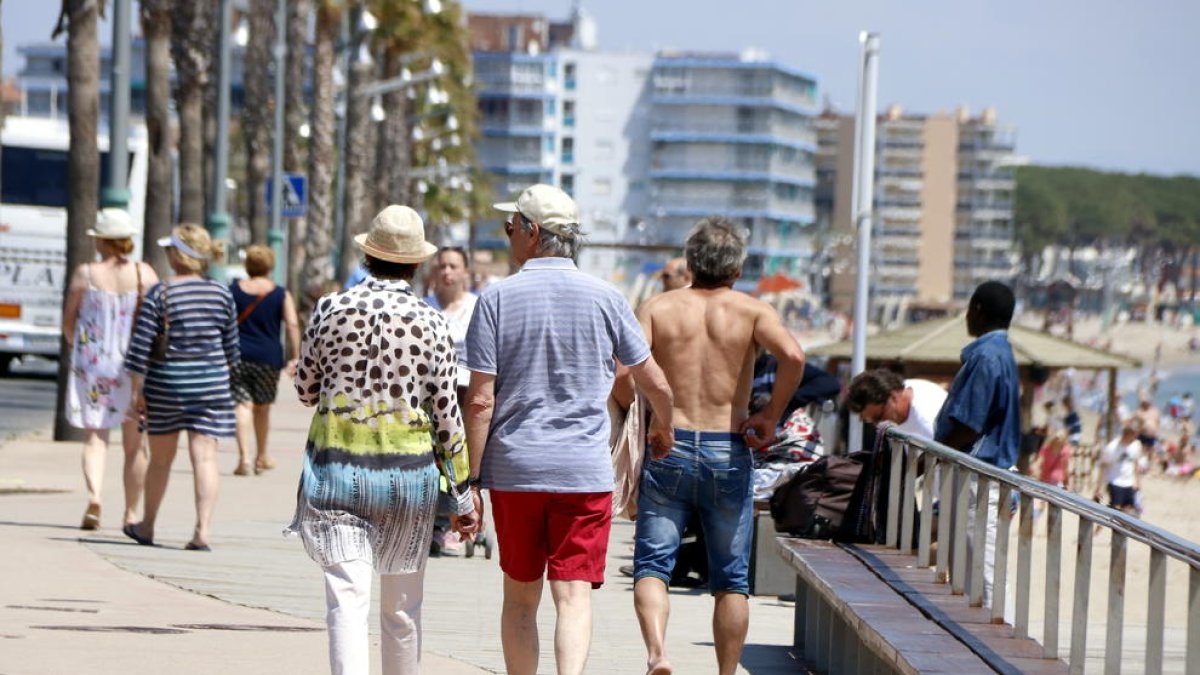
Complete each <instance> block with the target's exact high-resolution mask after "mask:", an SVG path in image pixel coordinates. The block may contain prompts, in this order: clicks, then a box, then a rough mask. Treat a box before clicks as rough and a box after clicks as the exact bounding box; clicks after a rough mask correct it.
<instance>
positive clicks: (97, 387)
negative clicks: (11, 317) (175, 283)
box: [67, 263, 141, 429]
mask: <svg viewBox="0 0 1200 675" xmlns="http://www.w3.org/2000/svg"><path fill="white" fill-rule="evenodd" d="M135 264H138V265H140V264H141V263H135ZM84 270H85V274H86V275H87V280H88V286H87V290H85V291H84V292H83V299H82V301H81V302H80V303H79V318H78V319H77V320H76V321H75V346H74V349H73V350H72V351H71V377H70V379H69V380H68V383H67V421H68V422H69V423H70V424H71V426H74V427H79V428H80V429H112V428H114V427H118V426H121V423H122V422H124V421H125V414H126V412H127V411H128V409H129V399H130V396H131V393H132V392H131V391H130V385H129V374H128V373H126V372H125V351H126V350H127V349H128V348H129V336H130V332H131V330H132V325H133V312H134V308H135V307H136V306H137V298H138V292H137V290H132V291H126V292H125V293H114V292H112V291H102V290H100V289H98V288H95V287H94V286H92V271H91V266H90V265H88V266H86V267H85V268H84Z"/></svg>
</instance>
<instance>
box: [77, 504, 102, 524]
mask: <svg viewBox="0 0 1200 675" xmlns="http://www.w3.org/2000/svg"><path fill="white" fill-rule="evenodd" d="M79 529H81V530H98V529H100V505H99V504H88V507H87V510H86V511H84V512H83V522H82V523H80V524H79Z"/></svg>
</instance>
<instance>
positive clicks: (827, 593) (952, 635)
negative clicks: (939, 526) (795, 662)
mask: <svg viewBox="0 0 1200 675" xmlns="http://www.w3.org/2000/svg"><path fill="white" fill-rule="evenodd" d="M776 542H777V546H778V550H779V553H780V554H781V555H782V556H783V558H784V560H786V561H787V562H788V563H789V564H790V566H791V567H792V568H793V569H794V570H795V573H796V621H795V632H794V635H793V641H794V643H795V646H796V649H797V651H798V652H801V653H802V654H803V660H804V662H805V664H806V665H807V666H809V667H810V668H812V669H813V670H815V671H817V672H822V673H826V672H827V673H941V672H953V673H956V674H962V675H966V674H968V673H992V672H1000V673H1066V672H1068V671H1067V667H1066V664H1065V663H1063V662H1062V661H1059V660H1055V659H1044V658H1042V648H1041V646H1040V645H1038V643H1037V642H1035V641H1033V640H1029V639H1017V638H1015V637H1013V630H1012V627H1011V626H1008V625H1003V624H1001V625H997V624H993V623H991V617H990V613H989V612H988V611H987V610H985V609H983V608H972V607H969V606H968V604H967V598H966V596H962V595H952V594H951V591H950V587H949V585H947V584H942V583H935V579H934V578H933V574H934V572H933V570H931V569H928V568H919V567H917V565H916V557H915V556H910V555H903V554H900V553H899V552H897V551H895V550H893V549H888V548H885V547H882V546H865V545H839V544H834V543H831V542H827V541H816V540H810V539H794V538H788V537H778V538H777V539H776ZM799 655H800V654H797V656H799Z"/></svg>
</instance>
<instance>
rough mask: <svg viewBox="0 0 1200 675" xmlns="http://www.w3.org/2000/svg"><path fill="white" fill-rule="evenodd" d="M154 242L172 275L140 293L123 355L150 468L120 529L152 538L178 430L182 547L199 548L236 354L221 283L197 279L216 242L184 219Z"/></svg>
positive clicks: (219, 247)
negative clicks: (191, 487)
mask: <svg viewBox="0 0 1200 675" xmlns="http://www.w3.org/2000/svg"><path fill="white" fill-rule="evenodd" d="M158 243H159V245H160V246H163V247H165V248H166V249H167V261H168V262H169V263H170V265H171V269H172V270H173V271H174V272H175V275H174V276H173V277H172V278H171V279H170V280H167V281H163V282H161V283H159V284H156V285H155V286H154V287H153V288H151V289H150V291H149V292H148V293H147V294H146V298H145V300H144V301H143V302H142V308H141V311H140V312H139V313H138V319H137V329H136V330H135V332H134V334H133V341H132V342H131V343H130V345H129V355H128V356H127V357H126V359H125V368H126V369H127V370H128V371H129V372H130V373H131V377H132V379H133V404H132V405H133V410H134V412H135V414H138V415H142V416H144V418H145V425H146V432H147V433H148V434H149V436H150V466H149V468H148V469H147V471H146V515H145V518H143V519H142V522H140V523H137V524H132V523H131V524H129V525H126V526H125V530H124V532H125V534H126V535H127V536H128V537H129V538H131V539H133V540H135V541H137V542H138V543H139V544H145V545H151V544H153V543H154V526H155V523H156V521H157V520H158V508H159V506H160V505H161V504H162V500H163V496H164V495H165V494H166V491H167V481H168V479H169V478H170V475H171V473H170V472H171V464H172V463H173V462H174V461H175V450H176V447H177V446H178V443H179V433H180V432H181V431H186V432H187V434H188V455H189V456H190V457H191V460H192V473H193V476H194V482H195V496H196V497H195V498H196V526H195V530H194V531H193V532H192V537H191V539H190V540H189V541H188V543H187V548H188V549H189V550H197V551H207V550H209V534H210V533H209V525H210V522H211V520H212V513H213V507H214V506H215V505H216V501H217V439H218V438H220V437H223V436H232V435H233V433H234V415H233V398H232V397H231V396H230V393H229V369H230V367H232V366H236V365H237V363H238V360H239V359H240V356H239V353H238V330H237V314H236V311H235V310H234V305H233V297H232V296H231V295H230V294H229V287H228V286H226V285H225V284H222V283H218V282H216V281H213V280H211V279H208V278H205V276H204V274H205V272H206V271H207V270H208V264H209V262H210V261H211V260H214V259H219V258H221V257H224V255H225V249H224V244H223V242H213V241H212V239H210V238H209V236H208V232H207V231H206V230H205V229H204V228H202V227H200V226H199V225H192V224H184V225H180V226H178V227H176V228H175V229H174V230H172V231H171V236H169V237H164V238H162V239H160V240H159V241H158Z"/></svg>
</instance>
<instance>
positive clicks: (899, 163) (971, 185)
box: [815, 106, 1016, 312]
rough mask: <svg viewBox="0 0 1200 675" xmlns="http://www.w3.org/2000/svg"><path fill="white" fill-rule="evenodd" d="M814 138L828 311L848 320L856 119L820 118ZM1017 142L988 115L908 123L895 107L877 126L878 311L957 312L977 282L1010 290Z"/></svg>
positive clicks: (874, 283) (874, 277) (874, 273)
mask: <svg viewBox="0 0 1200 675" xmlns="http://www.w3.org/2000/svg"><path fill="white" fill-rule="evenodd" d="M817 134H818V152H817V192H816V199H815V202H816V209H817V224H818V227H819V228H820V230H821V231H822V232H823V237H822V239H823V241H824V242H825V251H826V252H827V259H826V263H827V264H826V269H827V270H828V272H829V274H828V288H827V289H826V290H827V293H828V296H829V300H830V304H831V306H832V307H833V308H834V309H836V310H839V311H846V312H848V311H850V309H851V307H852V305H853V302H854V284H855V268H856V267H857V255H856V253H855V244H856V237H855V228H854V223H853V203H852V200H851V191H852V184H853V181H854V169H853V167H854V117H853V116H851V115H841V114H837V113H832V112H831V113H826V114H825V115H823V116H822V117H821V118H820V119H818V120H817ZM1014 138H1015V132H1014V131H1013V129H1012V128H1011V127H1007V126H1003V125H1000V124H998V123H997V122H996V115H995V112H994V111H993V110H991V109H990V108H989V109H986V110H984V111H983V112H982V113H981V114H979V115H978V116H974V117H972V116H970V115H969V114H968V113H967V112H966V111H965V110H959V111H958V112H957V113H956V114H953V115H950V114H945V113H938V114H934V115H912V114H907V115H906V114H904V113H903V112H902V111H901V110H900V109H899V108H898V107H895V106H893V107H892V108H891V109H889V110H888V111H887V113H886V114H884V115H881V116H880V117H879V125H878V127H877V133H876V150H875V153H876V154H875V217H874V230H873V231H872V247H871V248H872V253H871V263H872V270H871V277H870V278H871V293H872V300H873V302H874V305H875V308H876V311H879V310H880V309H881V307H882V306H883V305H884V304H886V303H887V301H889V300H891V301H905V300H907V301H910V302H911V301H916V302H917V303H921V304H932V305H936V304H947V303H952V302H955V301H958V302H962V301H965V300H966V299H968V298H969V297H970V295H971V293H972V292H973V291H974V289H975V286H977V285H978V284H979V283H981V282H983V281H986V280H989V279H998V280H1003V281H1011V279H1012V277H1013V275H1014V272H1015V258H1014V255H1013V250H1014V248H1013V240H1012V237H1013V210H1012V207H1013V197H1012V195H1013V192H1014V190H1015V187H1016V184H1015V181H1014V178H1013V163H1014V162H1013V158H1014V155H1013V150H1014ZM893 304H894V303H893Z"/></svg>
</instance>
